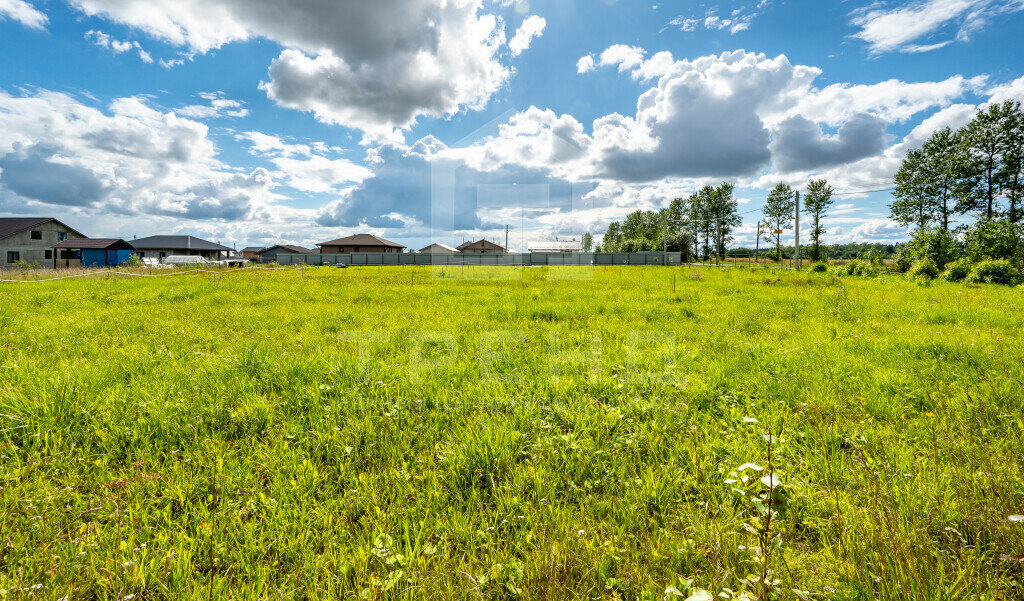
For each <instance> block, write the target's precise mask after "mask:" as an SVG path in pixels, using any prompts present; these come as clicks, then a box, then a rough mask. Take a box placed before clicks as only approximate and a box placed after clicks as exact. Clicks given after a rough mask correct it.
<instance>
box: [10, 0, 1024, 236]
mask: <svg viewBox="0 0 1024 601" xmlns="http://www.w3.org/2000/svg"><path fill="white" fill-rule="evenodd" d="M1022 25H1024V1H1021V0H1012V1H1008V0H913V1H910V2H899V1H891V2H868V1H866V0H865V1H863V2H862V1H859V0H848V1H843V2H809V1H796V0H789V1H781V0H750V1H746V2H733V1H722V2H705V3H692V2H655V3H652V2H646V3H639V2H631V1H628V0H618V1H615V0H533V1H531V2H528V1H525V0H380V1H378V2H374V3H366V2H361V1H354V0H353V1H339V0H293V1H291V2H287V3H286V2H278V1H272V0H245V1H243V0H202V1H200V0H176V1H174V2H170V1H161V0H0V51H2V52H0V56H2V58H0V214H3V215H47V216H57V217H60V218H63V219H65V220H67V221H68V222H70V223H72V224H73V225H74V226H75V227H77V228H79V229H81V230H83V231H84V232H85V233H87V234H89V235H92V236H118V237H127V238H131V237H132V236H133V235H138V236H144V235H151V234H157V233H171V232H182V233H186V232H187V233H192V234H195V235H200V236H203V237H208V238H211V239H215V240H219V241H221V242H226V243H229V244H231V243H233V244H238V245H239V246H243V245H251V244H268V243H271V242H287V243H298V244H305V245H311V244H314V243H316V242H319V241H324V240H328V239H332V238H335V237H338V236H340V235H345V234H349V233H355V232H363V231H370V232H374V233H377V234H379V235H383V236H384V237H387V238H389V239H392V240H396V241H398V242H401V243H403V244H407V245H408V246H410V247H416V248H418V247H420V246H425V245H426V244H428V243H429V242H431V241H443V242H447V243H453V242H454V243H461V242H462V241H463V240H467V239H471V238H479V237H482V236H486V237H490V238H497V239H500V238H503V236H504V226H505V225H509V226H510V228H511V230H512V232H513V233H512V234H511V236H510V238H511V239H512V240H513V241H518V242H517V244H514V245H513V246H517V245H521V243H522V242H523V241H525V240H532V239H550V238H554V237H556V236H557V237H562V238H572V237H579V236H580V235H582V234H583V233H584V232H588V231H589V232H592V233H595V234H599V233H601V232H603V231H604V229H605V228H606V227H607V223H608V222H609V221H610V220H613V219H620V218H621V217H622V216H624V215H625V214H626V213H628V212H630V211H633V210H637V209H651V208H657V207H659V206H663V205H664V204H665V203H666V202H668V201H669V200H671V199H672V198H673V197H677V196H685V195H687V194H689V193H690V192H692V191H694V190H695V189H696V188H697V187H699V186H701V185H703V184H705V183H714V182H718V181H723V180H726V181H731V182H734V183H736V184H737V186H738V190H737V196H738V197H739V198H740V199H741V203H742V204H741V211H743V212H744V217H745V223H744V226H743V227H742V228H740V231H739V233H738V236H737V238H738V240H737V242H738V243H751V242H752V232H753V231H754V227H755V225H754V224H755V223H756V221H757V219H758V218H759V217H760V213H759V210H758V209H759V208H760V206H761V204H762V203H763V199H764V196H765V195H766V192H767V189H768V188H770V187H771V186H772V185H774V184H775V183H776V182H778V181H785V182H787V183H790V184H792V185H794V186H801V185H803V184H804V183H805V182H806V181H807V179H808V178H810V177H828V178H829V180H830V181H831V182H832V183H833V185H834V187H835V188H836V190H837V192H839V193H840V196H838V197H837V201H838V206H837V207H836V209H835V210H834V211H833V213H832V216H831V217H830V219H829V220H828V221H827V222H826V227H827V228H828V234H827V238H828V239H829V240H830V241H834V242H846V241H854V240H856V241H894V240H899V239H903V238H904V237H905V231H904V230H903V228H900V227H898V226H897V225H896V224H893V223H891V222H889V221H888V219H887V218H886V216H887V211H886V207H885V205H886V203H887V201H888V200H889V197H888V194H887V193H886V192H875V193H866V192H865V191H871V190H879V189H884V188H887V187H889V185H890V182H891V177H892V175H893V173H894V172H895V169H896V168H897V167H898V165H899V161H900V159H901V157H902V155H903V154H904V153H905V152H906V151H907V150H908V149H910V148H913V147H915V146H916V145H919V144H920V143H921V142H922V141H923V140H924V139H925V138H926V137H927V136H928V135H929V134H930V133H931V132H932V131H934V130H935V129H938V128H941V127H943V126H947V125H949V126H953V127H957V126H959V125H962V124H963V123H964V122H966V121H967V120H969V119H970V117H971V115H972V114H973V113H974V111H975V110H977V108H978V107H979V106H981V105H983V104H984V103H986V102H989V101H992V100H1001V99H1005V98H1021V97H1024V77H1022V75H1024V73H1022V70H1024V68H1022V67H1024V62H1022V58H1024V54H1022V50H1021V44H1020V42H1019V31H1020V29H1021V26H1022Z"/></svg>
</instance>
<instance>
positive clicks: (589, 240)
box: [582, 232, 594, 253]
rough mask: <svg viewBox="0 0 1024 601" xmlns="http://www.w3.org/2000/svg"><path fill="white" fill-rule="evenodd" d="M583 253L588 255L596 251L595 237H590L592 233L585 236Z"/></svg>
mask: <svg viewBox="0 0 1024 601" xmlns="http://www.w3.org/2000/svg"><path fill="white" fill-rule="evenodd" d="M582 245H583V252H585V253H588V252H590V251H592V250H594V237H593V236H591V235H590V232H587V233H586V234H583V243H582Z"/></svg>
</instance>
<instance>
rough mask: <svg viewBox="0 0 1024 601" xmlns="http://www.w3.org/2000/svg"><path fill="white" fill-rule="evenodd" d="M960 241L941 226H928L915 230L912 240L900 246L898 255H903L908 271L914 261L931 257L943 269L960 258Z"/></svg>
mask: <svg viewBox="0 0 1024 601" xmlns="http://www.w3.org/2000/svg"><path fill="white" fill-rule="evenodd" d="M961 254H962V253H961V251H960V243H959V242H957V240H956V238H954V237H953V234H951V233H949V232H948V231H947V230H944V229H942V228H940V227H935V228H926V229H922V230H917V231H916V232H914V236H913V238H911V239H910V242H908V243H907V244H905V245H903V246H901V247H900V252H899V253H897V255H902V260H903V265H904V267H905V269H901V271H906V269H909V268H910V267H911V266H912V265H913V264H914V263H917V262H918V261H920V260H921V259H925V258H927V259H931V260H932V263H934V264H935V266H936V267H938V268H939V269H942V268H943V267H945V266H946V264H947V263H952V262H953V261H956V260H957V259H959V258H960V255H961ZM896 262H897V265H900V257H898V258H897V261H896Z"/></svg>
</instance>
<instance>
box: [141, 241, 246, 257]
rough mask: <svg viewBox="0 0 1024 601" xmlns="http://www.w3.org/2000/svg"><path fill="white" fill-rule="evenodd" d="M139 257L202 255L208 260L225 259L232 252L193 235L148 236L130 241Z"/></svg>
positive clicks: (225, 247)
mask: <svg viewBox="0 0 1024 601" xmlns="http://www.w3.org/2000/svg"><path fill="white" fill-rule="evenodd" d="M131 244H132V246H134V247H135V249H136V253H135V254H137V255H139V258H141V259H159V260H163V259H165V258H167V257H175V256H178V257H203V258H204V259H207V260H210V261H217V260H220V259H226V258H228V257H230V256H231V254H232V253H233V252H234V250H233V249H231V248H228V247H227V246H222V245H220V244H217V243H216V242H210V241H209V240H203V239H202V238H196V237H195V236H149V237H147V238H136V239H135V240H132V241H131Z"/></svg>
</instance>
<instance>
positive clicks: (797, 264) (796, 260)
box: [793, 190, 800, 271]
mask: <svg viewBox="0 0 1024 601" xmlns="http://www.w3.org/2000/svg"><path fill="white" fill-rule="evenodd" d="M793 266H794V267H795V268H796V270H797V271H800V191H799V190H797V193H796V255H794V259H793Z"/></svg>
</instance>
